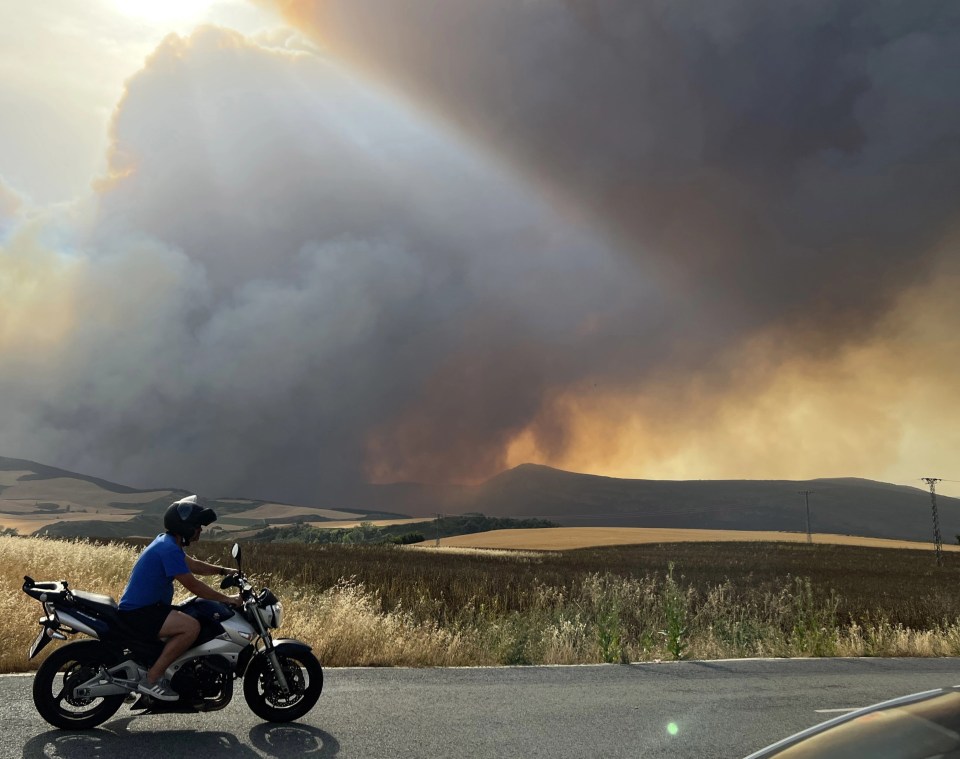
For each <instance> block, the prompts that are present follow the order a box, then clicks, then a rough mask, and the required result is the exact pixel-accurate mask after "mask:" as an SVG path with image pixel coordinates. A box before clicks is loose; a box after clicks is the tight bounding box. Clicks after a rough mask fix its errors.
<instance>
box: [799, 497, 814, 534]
mask: <svg viewBox="0 0 960 759" xmlns="http://www.w3.org/2000/svg"><path fill="white" fill-rule="evenodd" d="M797 492H798V493H799V494H800V495H802V496H803V500H804V502H805V503H806V504H807V543H808V544H810V543H813V535H811V534H810V494H811V493H812V492H813V491H812V490H798V491H797Z"/></svg>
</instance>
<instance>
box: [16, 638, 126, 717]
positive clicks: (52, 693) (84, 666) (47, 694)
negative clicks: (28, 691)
mask: <svg viewBox="0 0 960 759" xmlns="http://www.w3.org/2000/svg"><path fill="white" fill-rule="evenodd" d="M115 663H116V657H115V656H114V655H113V654H111V652H110V650H109V649H107V648H106V647H105V646H104V645H103V644H102V643H100V642H98V641H95V640H79V641H77V642H76V643H70V644H68V645H66V646H63V647H62V648H58V649H57V650H56V651H54V652H53V653H51V654H50V656H48V657H47V659H46V661H44V662H43V664H41V665H40V669H38V670H37V676H36V677H35V678H34V680H33V703H34V704H35V705H36V707H37V711H38V712H40V716H41V717H43V718H44V719H45V720H46V721H47V722H49V723H50V724H51V725H53V726H54V727H59V728H63V729H65V730H87V729H89V728H91V727H96V726H97V725H99V724H100V723H101V722H105V721H106V720H108V719H110V717H112V716H113V715H114V714H116V712H117V709H119V708H120V707H121V706H122V705H123V696H122V695H118V696H99V697H97V698H77V697H75V696H74V695H73V689H74V688H76V687H77V686H78V685H80V684H81V683H85V682H86V681H87V680H89V679H90V678H92V677H94V676H95V675H96V674H97V672H99V671H100V668H101V667H106V668H109V667H112V666H113V665H114V664H115Z"/></svg>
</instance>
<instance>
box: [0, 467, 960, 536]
mask: <svg viewBox="0 0 960 759" xmlns="http://www.w3.org/2000/svg"><path fill="white" fill-rule="evenodd" d="M800 490H810V491H813V492H812V495H811V497H810V512H811V524H810V527H811V529H812V530H813V531H814V532H818V533H833V534H840V535H861V536H866V537H874V538H889V539H896V540H913V541H923V542H929V541H932V540H933V527H932V519H931V509H930V495H929V493H928V492H927V491H926V490H922V489H920V488H913V487H906V486H901V485H891V484H888V483H884V482H876V481H873V480H864V479H855V478H838V479H816V480H687V481H666V480H629V479H618V478H613V477H601V476H596V475H588V474H577V473H574V472H565V471H561V470H558V469H552V468H550V467H546V466H540V465H533V464H525V465H522V466H519V467H516V468H515V469H511V470H508V471H506V472H502V473H501V474H498V475H496V476H495V477H492V478H490V479H489V480H487V481H486V482H484V483H482V484H480V485H476V486H458V485H428V484H417V483H398V484H390V485H367V486H365V487H363V488H360V489H358V490H357V491H356V492H355V493H353V494H352V495H351V496H350V497H347V498H344V499H343V500H342V501H339V502H337V503H336V505H331V504H329V503H325V502H324V500H323V499H322V498H320V497H318V502H320V503H324V505H323V506H312V505H293V504H281V503H274V502H269V501H262V500H255V499H247V498H224V497H221V498H216V499H211V500H210V502H211V505H212V506H213V507H214V508H215V509H216V510H217V513H218V515H219V516H220V519H219V520H218V521H217V524H216V527H217V528H219V529H220V530H223V531H224V532H225V534H224V537H226V536H227V535H244V534H251V533H252V532H255V531H256V530H258V529H263V528H264V527H267V526H276V525H282V524H291V523H296V522H307V523H311V524H315V525H323V524H324V523H331V526H333V525H332V523H334V522H336V523H338V524H343V520H371V521H372V520H377V519H396V518H400V517H404V516H411V517H418V516H422V517H433V516H435V515H436V514H438V513H443V514H448V515H454V514H465V513H482V514H485V515H486V516H489V517H512V518H517V519H525V518H531V517H536V518H542V519H549V520H550V521H552V522H556V523H558V524H560V525H563V526H566V527H657V528H678V529H683V528H686V529H701V530H704V529H715V530H766V531H788V532H804V531H805V530H806V513H805V507H804V502H803V497H802V496H801V495H799V493H798V491H800ZM186 494H187V491H185V490H180V489H176V488H169V489H160V490H137V489H134V488H129V487H126V486H123V485H117V484H115V483H111V482H107V481H105V480H101V479H98V478H96V477H89V476H86V475H82V474H76V473H73V472H68V471H65V470H62V469H57V468H54V467H50V466H46V465H43V464H37V463H35V462H31V461H26V460H23V459H9V458H3V457H0V528H3V527H15V528H17V529H18V530H19V532H20V533H21V534H30V533H34V532H38V531H39V532H45V533H48V534H57V535H85V536H121V535H152V534H155V533H156V532H158V531H159V529H161V517H162V514H163V510H164V509H165V508H166V507H167V505H168V504H169V503H170V502H171V501H173V500H176V499H177V498H180V497H182V496H183V495H186ZM937 505H938V511H939V517H940V525H941V534H942V536H943V541H944V542H945V543H954V542H955V541H956V535H957V534H958V533H960V499H957V498H950V497H946V496H938V498H937Z"/></svg>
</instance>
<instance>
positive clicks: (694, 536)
mask: <svg viewBox="0 0 960 759" xmlns="http://www.w3.org/2000/svg"><path fill="white" fill-rule="evenodd" d="M812 540H813V542H814V543H818V544H829V545H847V546H870V547H874V548H913V549H920V550H922V549H927V550H931V551H932V550H933V544H932V543H914V542H909V541H906V540H885V539H883V538H863V537H857V536H855V535H829V534H825V533H814V534H813V535H812ZM745 541H750V542H763V543H771V542H784V543H806V542H807V535H806V533H800V532H769V531H746V530H683V529H673V528H659V527H657V528H651V527H547V528H540V529H531V530H491V531H489V532H477V533H473V534H472V535H456V536H454V537H450V538H442V539H441V540H440V545H441V546H447V547H460V548H499V549H514V548H519V549H525V550H530V551H569V550H571V549H577V548H596V547H599V546H623V545H642V544H644V543H686V542H698V543H724V542H732V543H742V542H745ZM943 548H944V550H946V551H960V545H944V546H943Z"/></svg>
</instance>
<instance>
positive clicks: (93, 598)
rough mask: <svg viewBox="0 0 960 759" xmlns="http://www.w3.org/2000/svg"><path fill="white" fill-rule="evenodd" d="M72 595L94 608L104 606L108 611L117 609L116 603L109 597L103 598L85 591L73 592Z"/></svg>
mask: <svg viewBox="0 0 960 759" xmlns="http://www.w3.org/2000/svg"><path fill="white" fill-rule="evenodd" d="M73 595H74V596H76V597H77V598H79V599H81V600H83V601H87V602H88V603H91V604H94V605H95V606H106V607H107V608H108V609H116V608H117V602H116V601H114V600H113V598H112V597H111V596H103V595H100V594H99V593H88V592H87V591H85V590H75V591H73Z"/></svg>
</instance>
